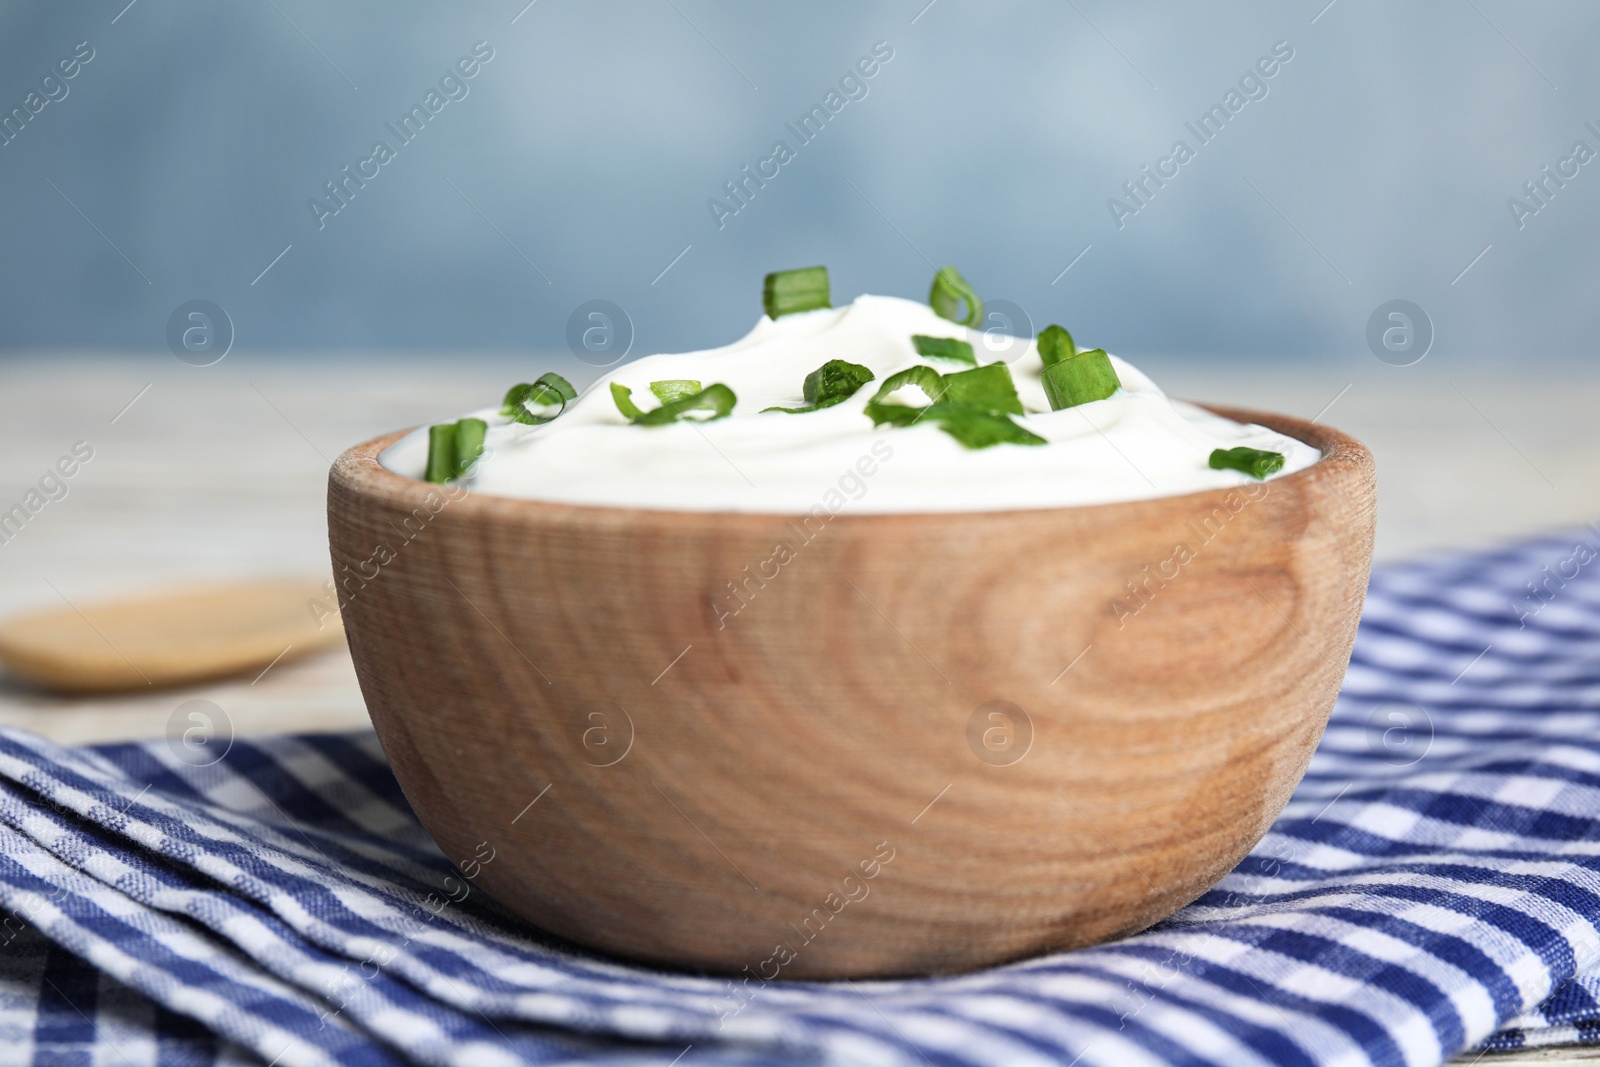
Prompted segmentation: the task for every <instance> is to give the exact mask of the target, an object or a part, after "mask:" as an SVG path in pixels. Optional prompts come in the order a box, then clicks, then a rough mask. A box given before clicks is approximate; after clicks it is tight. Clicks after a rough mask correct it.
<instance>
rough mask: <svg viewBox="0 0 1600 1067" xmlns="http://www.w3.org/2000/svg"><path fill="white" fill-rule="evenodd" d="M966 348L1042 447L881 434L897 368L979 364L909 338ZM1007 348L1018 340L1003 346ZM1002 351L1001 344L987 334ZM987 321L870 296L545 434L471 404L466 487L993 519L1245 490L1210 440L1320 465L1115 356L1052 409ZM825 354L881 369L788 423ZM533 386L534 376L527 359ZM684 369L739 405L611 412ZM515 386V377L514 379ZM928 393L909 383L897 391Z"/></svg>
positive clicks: (656, 361)
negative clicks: (478, 451)
mask: <svg viewBox="0 0 1600 1067" xmlns="http://www.w3.org/2000/svg"><path fill="white" fill-rule="evenodd" d="M913 334H925V335H928V336H933V337H956V338H961V339H962V340H965V341H968V342H969V343H971V345H972V347H973V351H974V353H975V354H976V355H977V357H978V362H979V364H980V365H981V364H984V363H992V362H995V361H997V360H998V359H1000V358H1003V357H1013V358H1011V361H1010V367H1011V373H1012V378H1013V379H1014V380H1015V382H1016V386H1017V395H1018V396H1019V397H1020V398H1021V400H1022V406H1023V407H1024V408H1025V409H1026V411H1027V414H1026V415H1024V416H1013V418H1015V421H1016V422H1018V423H1019V424H1020V425H1022V426H1025V427H1026V428H1027V429H1029V430H1031V431H1033V432H1034V433H1036V434H1038V435H1039V436H1040V437H1043V438H1044V439H1045V440H1046V441H1048V442H1049V443H1048V444H1046V445H1013V444H1001V445H994V446H991V447H989V448H982V449H969V448H966V447H964V446H962V445H961V444H960V443H959V442H957V441H956V440H955V439H954V438H953V437H951V436H949V435H948V434H946V433H945V432H944V431H943V430H941V429H940V428H939V427H938V426H937V425H936V424H933V423H927V422H924V423H919V424H917V425H914V426H910V427H906V428H899V427H894V426H888V425H885V426H879V427H874V426H873V425H872V420H871V419H869V418H868V417H867V416H866V415H865V414H864V412H863V408H864V407H865V406H866V403H867V401H868V400H869V399H871V397H872V396H873V394H874V393H876V392H877V390H878V387H879V386H880V385H881V384H882V382H883V381H884V380H885V379H886V378H888V377H889V376H890V375H891V374H894V373H895V372H897V371H900V370H904V369H905V368H907V367H910V366H913V365H915V364H919V363H921V364H926V365H928V366H930V367H933V368H934V369H936V370H938V371H939V372H940V373H942V374H949V373H951V372H954V371H959V370H965V369H969V368H967V367H964V366H962V365H960V364H957V363H954V362H952V361H950V360H943V359H925V358H923V357H921V356H918V355H917V353H916V350H915V349H914V348H913V347H912V343H911V336H912V335H913ZM1007 340H1009V339H1007ZM988 341H989V343H990V344H996V343H997V342H996V341H995V339H993V338H990V339H988ZM985 342H986V338H985V337H984V335H983V334H982V333H980V332H978V331H975V330H970V329H967V328H966V327H963V326H960V325H958V324H956V323H952V322H948V321H946V320H945V319H941V318H939V317H938V316H937V315H935V314H934V313H933V311H932V309H931V308H929V307H928V306H927V305H926V304H920V303H917V302H915V301H911V300H902V299H899V298H896V297H885V296H862V297H859V298H857V299H856V301H855V302H854V303H853V304H851V305H849V306H848V307H843V308H832V309H826V310H820V311H811V312H804V313H802V314H798V315H786V316H783V317H782V318H780V319H777V320H776V321H774V320H772V319H768V318H766V317H764V316H763V317H762V319H761V321H760V322H758V323H757V324H756V327H755V329H753V330H751V331H750V333H749V334H747V335H746V336H745V337H743V338H741V339H740V340H738V341H735V342H734V343H733V344H730V345H727V346H726V347H723V348H713V349H708V350H706V351H703V352H688V353H684V354H682V355H659V356H647V357H645V358H642V359H638V360H635V361H634V362H632V363H627V364H624V365H623V366H620V367H617V368H616V369H614V370H613V371H611V372H610V373H609V374H607V375H606V376H604V377H603V378H601V379H600V380H599V381H597V382H595V383H594V384H593V385H591V386H590V387H589V388H588V389H586V390H585V391H584V392H583V394H582V395H581V396H579V397H578V399H577V400H575V401H573V402H571V403H569V404H568V405H567V409H566V411H565V412H564V413H562V415H561V416H560V417H559V418H557V419H555V420H554V421H553V422H549V423H546V424H544V425H542V426H524V425H519V424H517V423H513V422H511V421H510V420H509V419H507V418H506V417H504V416H501V415H500V414H499V408H498V406H496V407H492V408H488V409H485V410H482V411H476V412H473V413H472V414H473V415H475V416H477V417H478V418H482V419H484V420H485V421H487V422H488V423H489V434H488V440H487V450H486V452H485V456H484V458H483V459H482V460H481V461H480V462H479V464H478V469H477V471H476V473H475V474H474V476H473V477H472V478H471V479H469V480H467V481H466V482H465V483H464V484H465V485H466V486H467V487H469V488H471V489H472V490H473V491H475V492H482V493H492V494H494V495H496V496H509V497H524V498H528V499H533V500H549V501H562V502H566V503H573V504H599V505H612V506H619V507H644V508H665V509H674V510H684V511H741V512H766V513H778V514H784V513H803V512H806V511H809V510H810V509H811V508H812V507H814V506H817V505H821V506H823V507H825V508H826V509H827V510H829V511H831V512H838V511H850V512H853V513H860V514H870V513H886V512H940V511H991V510H1008V509H1015V508H1051V507H1062V506H1068V505H1078V504H1103V503H1111V502H1114V501H1122V500H1137V499H1144V498H1149V497H1159V496H1172V495H1176V494H1179V493H1191V492H1197V491H1200V490H1204V489H1216V488H1223V487H1227V486H1237V485H1247V484H1252V483H1253V481H1254V479H1252V478H1250V477H1249V476H1247V475H1245V474H1242V473H1240V472H1238V471H1228V470H1222V471H1219V470H1212V469H1211V468H1210V467H1209V466H1208V465H1207V460H1208V459H1209V457H1210V455H1211V451H1212V449H1216V448H1233V447H1235V446H1238V445H1247V446H1249V447H1251V448H1260V449H1266V450H1269V451H1273V452H1281V453H1283V455H1284V458H1285V462H1284V466H1283V470H1282V471H1281V472H1280V473H1279V474H1277V475H1274V477H1282V475H1284V474H1288V473H1290V472H1293V471H1297V470H1300V469H1301V468H1304V467H1308V466H1310V465H1311V464H1313V463H1315V462H1316V461H1317V460H1318V459H1319V458H1320V455H1321V454H1320V453H1319V452H1318V451H1317V449H1315V448H1313V447H1311V446H1310V445H1307V444H1304V443H1302V442H1300V441H1296V440H1294V439H1293V438H1290V437H1285V436H1284V435H1282V434H1279V433H1275V432H1273V431H1271V430H1268V429H1265V428H1264V427H1261V426H1254V425H1243V424H1240V423H1236V422H1233V421H1231V420H1229V419H1224V418H1220V417H1219V416H1216V415H1213V414H1211V413H1209V412H1206V411H1202V410H1201V409H1199V408H1197V407H1195V406H1193V405H1190V404H1186V403H1183V402H1182V401H1172V400H1169V399H1168V398H1167V396H1166V395H1165V394H1164V393H1162V392H1161V390H1160V389H1158V388H1157V387H1156V385H1155V383H1153V382H1152V381H1150V379H1149V378H1146V377H1145V376H1144V375H1143V374H1141V373H1140V372H1139V371H1138V370H1137V369H1135V368H1134V367H1133V366H1131V365H1130V364H1128V363H1126V362H1124V361H1123V360H1120V359H1117V358H1116V357H1114V356H1113V357H1112V364H1113V365H1114V366H1115V367H1116V371H1117V376H1118V378H1120V379H1121V381H1122V388H1121V389H1119V390H1118V391H1117V392H1116V393H1115V394H1113V395H1112V396H1110V397H1108V398H1106V399H1105V400H1098V401H1094V402H1092V403H1089V404H1081V405H1079V406H1077V407H1072V408H1066V409H1064V410H1062V411H1051V410H1050V404H1049V402H1048V401H1047V400H1046V399H1045V392H1044V386H1043V384H1042V382H1041V381H1040V375H1041V373H1042V372H1043V369H1044V368H1043V364H1042V362H1041V361H1040V359H1039V352H1038V349H1037V348H1036V347H1035V345H1034V344H1033V343H1032V342H1027V343H1026V344H1025V345H1024V343H1023V342H1020V341H1013V342H1012V343H1011V344H1010V346H1009V349H1002V350H1001V351H998V352H997V351H992V350H991V349H990V348H987V347H986V345H985ZM830 359H842V360H846V361H848V362H851V363H859V364H862V365H864V366H866V367H868V368H869V369H871V371H872V372H873V374H875V375H876V376H877V377H876V379H875V380H874V381H871V382H868V383H867V384H866V385H864V386H862V387H861V389H860V390H859V391H858V392H857V393H856V394H855V395H854V396H852V397H851V398H850V399H848V400H846V401H844V402H843V403H841V404H838V405H835V406H833V407H830V408H825V409H823V410H821V411H814V412H807V413H805V414H800V415H789V414H784V413H782V412H766V413H763V412H762V410H761V409H762V408H766V407H773V406H782V407H798V406H800V405H801V404H802V403H804V400H803V398H802V396H801V389H802V384H803V383H804V381H805V377H806V375H807V374H810V373H811V372H812V371H813V370H816V369H817V368H818V367H820V366H821V365H822V364H823V363H825V362H827V361H828V360H830ZM530 370H531V372H530V373H529V374H528V376H527V380H530V381H531V380H532V379H533V378H535V377H537V376H538V374H539V373H540V370H538V369H530ZM669 378H690V379H694V380H696V381H699V382H700V383H701V385H702V387H704V386H710V385H712V384H714V383H717V382H720V383H722V384H724V385H727V386H728V387H729V388H731V389H732V390H733V391H734V393H735V394H736V395H737V396H738V404H737V406H736V407H735V408H734V410H733V413H732V415H730V416H728V417H727V418H723V419H718V420H716V421H714V422H706V423H692V422H687V421H682V422H676V423H672V424H669V425H666V426H633V425H631V424H629V422H628V420H627V419H626V418H624V417H623V415H622V414H621V412H619V411H618V410H617V406H616V404H615V403H614V402H613V400H612V397H611V390H610V383H611V382H613V381H615V382H620V383H621V384H623V385H626V386H628V387H630V388H631V389H632V390H633V400H634V403H636V404H638V405H639V407H641V408H643V409H644V410H647V411H648V410H650V409H651V408H653V407H655V406H656V405H657V403H658V401H657V400H656V398H655V397H654V396H653V395H652V394H651V392H650V383H651V382H653V381H661V380H663V379H669ZM511 384H512V383H510V382H507V383H506V386H507V387H508V388H509V387H510V385H511ZM892 399H894V400H898V401H901V402H904V403H907V404H911V405H914V406H918V407H920V406H922V405H924V404H926V403H927V399H926V398H925V397H924V396H923V394H922V393H921V391H920V390H918V389H916V388H914V387H908V388H906V389H903V390H901V391H899V392H898V393H896V394H895V396H894V397H893V398H892ZM427 454H428V434H427V428H426V427H424V428H422V429H420V430H418V431H416V432H414V433H411V434H408V435H406V436H405V437H404V438H402V439H400V440H399V441H397V442H396V443H395V444H394V445H392V446H391V447H389V448H388V449H386V450H385V451H384V452H383V454H382V456H381V457H380V462H381V463H382V464H383V465H384V466H385V467H387V468H388V469H390V470H392V471H395V472H396V473H398V474H403V475H406V476H408V477H412V478H421V477H422V476H423V472H424V469H425V467H426V464H427Z"/></svg>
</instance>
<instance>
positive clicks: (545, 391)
mask: <svg viewBox="0 0 1600 1067" xmlns="http://www.w3.org/2000/svg"><path fill="white" fill-rule="evenodd" d="M577 398H578V391H577V390H576V389H574V388H573V387H572V383H571V382H569V381H567V380H566V379H565V378H563V377H561V375H559V374H556V373H554V372H551V373H548V374H541V375H540V376H539V379H538V380H537V381H535V382H532V383H531V384H530V383H523V384H521V385H513V386H512V387H511V388H510V389H508V390H506V398H505V400H503V401H501V404H500V414H502V415H508V416H510V417H511V421H513V422H520V423H522V424H524V425H528V426H537V425H539V424H540V423H546V422H549V421H550V420H551V419H554V418H555V417H556V415H560V414H561V413H562V412H563V411H565V410H566V409H567V404H568V402H570V401H572V400H576V399H577ZM548 407H556V408H557V410H556V412H555V414H554V415H541V414H536V413H535V411H534V409H535V408H548Z"/></svg>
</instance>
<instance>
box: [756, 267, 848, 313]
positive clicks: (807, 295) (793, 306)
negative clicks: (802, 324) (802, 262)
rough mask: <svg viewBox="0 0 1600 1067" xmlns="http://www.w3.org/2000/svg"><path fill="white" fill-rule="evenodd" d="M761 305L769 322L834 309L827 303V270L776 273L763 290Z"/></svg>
mask: <svg viewBox="0 0 1600 1067" xmlns="http://www.w3.org/2000/svg"><path fill="white" fill-rule="evenodd" d="M761 303H762V306H763V307H765V308H766V310H767V317H768V318H769V319H776V318H778V317H779V316H781V315H793V314H796V313H797V312H801V311H815V310H816V309H817V308H825V307H832V306H833V305H832V304H831V303H829V301H828V268H827V267H802V268H801V269H799V270H777V271H773V272H772V273H771V274H769V275H767V280H766V284H765V285H763V286H762V291H761Z"/></svg>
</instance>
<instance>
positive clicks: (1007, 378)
mask: <svg viewBox="0 0 1600 1067" xmlns="http://www.w3.org/2000/svg"><path fill="white" fill-rule="evenodd" d="M944 385H945V394H944V398H945V399H946V400H948V401H950V402H951V403H955V404H965V405H966V406H967V407H971V408H977V409H978V410H979V411H987V412H989V413H990V414H993V415H1005V414H1010V415H1021V414H1023V411H1022V401H1021V400H1019V399H1018V398H1017V386H1016V383H1014V382H1013V381H1012V380H1011V368H1009V367H1007V366H1006V365H1005V364H1004V363H991V364H989V365H988V366H986V367H976V368H974V369H972V370H964V371H957V372H956V373H954V374H946V375H945V376H944Z"/></svg>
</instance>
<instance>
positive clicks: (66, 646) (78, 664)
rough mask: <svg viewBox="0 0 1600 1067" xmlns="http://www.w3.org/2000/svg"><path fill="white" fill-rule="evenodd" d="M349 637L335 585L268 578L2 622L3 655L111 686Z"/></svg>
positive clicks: (19, 665) (235, 664)
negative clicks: (335, 596) (339, 610)
mask: <svg viewBox="0 0 1600 1067" xmlns="http://www.w3.org/2000/svg"><path fill="white" fill-rule="evenodd" d="M343 642H344V627H343V625H342V624H341V623H340V619H339V614H338V603H337V602H336V601H335V599H334V597H333V595H332V593H331V592H330V587H329V586H327V585H326V584H324V583H323V582H318V581H313V580H308V579H301V578H281V579H263V580H257V581H246V582H233V583H227V584H213V585H205V586H191V587H185V588H179V589H171V590H162V591H158V592H153V593H149V594H146V595H145V596H141V597H137V598H130V599H125V600H115V601H103V602H98V603H92V604H74V603H70V602H69V603H68V604H67V605H65V606H63V607H62V608H59V609H49V610H45V611H38V612H31V613H29V614H25V615H19V616H15V617H13V618H10V619H7V620H5V621H4V622H3V623H0V663H3V664H4V665H5V667H6V669H7V670H8V671H9V672H10V673H11V674H12V675H14V676H16V677H18V678H21V679H23V680H25V681H28V682H32V683H33V684H35V685H39V686H43V687H45V688H47V689H57V690H63V691H67V692H77V693H109V692H116V691H121V690H138V689H146V688H150V687H152V686H175V685H186V684H189V683H192V682H199V681H203V680H205V679H208V678H218V677H222V676H224V675H229V674H238V673H242V672H244V671H250V670H264V669H265V668H267V667H270V666H273V665H275V664H278V663H281V662H283V661H286V660H289V659H291V658H294V657H296V656H301V655H304V654H305V653H307V652H312V651H315V650H317V649H320V648H326V647H328V646H330V645H333V644H342V643H343Z"/></svg>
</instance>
